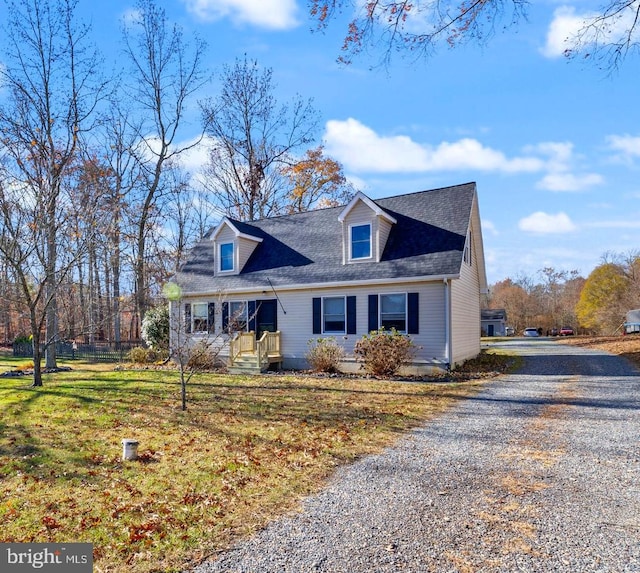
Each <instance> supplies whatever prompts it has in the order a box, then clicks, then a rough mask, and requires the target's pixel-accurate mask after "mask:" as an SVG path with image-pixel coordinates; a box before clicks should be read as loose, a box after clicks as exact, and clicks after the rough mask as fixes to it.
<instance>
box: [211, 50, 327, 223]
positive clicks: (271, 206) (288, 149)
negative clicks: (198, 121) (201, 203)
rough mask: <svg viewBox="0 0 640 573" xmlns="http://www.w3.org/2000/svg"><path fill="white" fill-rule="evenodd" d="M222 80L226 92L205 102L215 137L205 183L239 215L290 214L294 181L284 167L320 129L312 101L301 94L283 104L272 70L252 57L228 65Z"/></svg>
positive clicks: (225, 209)
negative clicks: (262, 67)
mask: <svg viewBox="0 0 640 573" xmlns="http://www.w3.org/2000/svg"><path fill="white" fill-rule="evenodd" d="M221 82H222V90H221V93H220V95H219V96H218V97H217V98H215V99H210V100H208V101H206V102H205V103H204V104H203V105H202V112H203V118H204V122H205V125H206V126H207V133H208V135H209V136H210V137H211V141H212V147H211V152H210V160H209V163H208V165H207V168H206V170H205V172H204V177H203V181H204V185H205V187H206V189H207V191H208V192H209V193H210V194H211V195H212V197H213V199H212V200H213V202H214V203H216V204H217V205H219V207H220V209H221V210H222V211H223V212H224V213H225V214H227V215H230V216H232V217H235V218H237V219H240V220H245V221H253V220H255V219H258V218H263V217H268V216H272V215H278V214H281V213H284V212H286V211H287V195H288V193H289V189H290V185H289V183H288V181H287V179H286V178H285V177H284V176H283V173H282V168H283V167H284V166H285V165H288V164H291V163H293V159H292V154H293V152H294V151H296V150H298V149H301V148H304V147H305V146H306V145H308V144H309V143H311V142H312V141H313V139H314V135H315V132H316V130H317V128H318V117H317V114H316V112H315V110H314V109H313V107H312V106H311V101H310V100H307V101H305V100H303V99H302V98H301V97H299V96H296V97H295V98H294V99H293V102H292V104H291V105H290V106H289V105H286V104H282V105H281V104H279V103H278V102H277V101H276V98H275V96H274V90H275V86H274V84H273V72H272V70H271V69H270V68H266V69H262V70H261V69H260V67H259V66H258V63H257V62H256V61H249V60H247V58H246V57H245V58H244V59H243V60H236V62H235V64H234V65H233V66H225V67H224V70H223V74H222V78H221Z"/></svg>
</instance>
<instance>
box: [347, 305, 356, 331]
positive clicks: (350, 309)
mask: <svg viewBox="0 0 640 573" xmlns="http://www.w3.org/2000/svg"><path fill="white" fill-rule="evenodd" d="M356 332H357V328H356V297H355V296H348V297H347V334H356Z"/></svg>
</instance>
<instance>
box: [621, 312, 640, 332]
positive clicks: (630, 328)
mask: <svg viewBox="0 0 640 573" xmlns="http://www.w3.org/2000/svg"><path fill="white" fill-rule="evenodd" d="M636 332H640V309H636V310H630V311H629V312H627V316H626V320H625V322H624V333H625V334H634V333H636Z"/></svg>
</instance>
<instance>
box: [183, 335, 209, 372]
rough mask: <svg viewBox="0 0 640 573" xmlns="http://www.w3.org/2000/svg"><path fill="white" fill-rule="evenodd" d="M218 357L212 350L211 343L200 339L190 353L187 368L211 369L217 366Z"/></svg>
mask: <svg viewBox="0 0 640 573" xmlns="http://www.w3.org/2000/svg"><path fill="white" fill-rule="evenodd" d="M215 365H216V357H215V355H214V353H213V352H212V351H211V344H210V343H207V342H204V341H200V342H198V344H196V345H195V346H194V347H193V348H192V349H191V351H190V353H189V359H188V361H187V368H189V369H190V370H211V369H213V368H215Z"/></svg>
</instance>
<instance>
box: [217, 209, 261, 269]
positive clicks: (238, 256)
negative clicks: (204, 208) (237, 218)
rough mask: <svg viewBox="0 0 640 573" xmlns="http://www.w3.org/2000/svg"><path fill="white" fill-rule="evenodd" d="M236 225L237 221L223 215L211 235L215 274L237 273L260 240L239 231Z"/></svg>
mask: <svg viewBox="0 0 640 573" xmlns="http://www.w3.org/2000/svg"><path fill="white" fill-rule="evenodd" d="M238 225H239V223H235V222H234V221H232V220H231V219H229V218H228V217H225V218H224V219H222V221H221V222H220V224H219V225H218V226H217V227H216V230H215V231H214V232H213V234H212V235H211V240H212V241H213V248H214V257H213V258H214V261H215V265H216V268H215V274H216V275H222V276H224V275H237V274H239V273H240V272H241V271H242V268H243V267H244V265H245V263H246V262H247V261H248V260H249V257H250V256H251V254H252V253H253V251H254V250H255V248H256V247H257V246H258V244H259V243H261V242H262V238H260V237H256V236H254V235H251V234H249V233H246V232H242V231H240V229H239V228H238Z"/></svg>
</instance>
